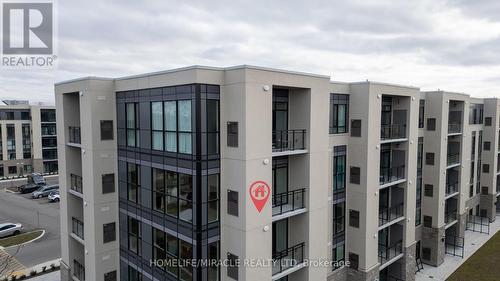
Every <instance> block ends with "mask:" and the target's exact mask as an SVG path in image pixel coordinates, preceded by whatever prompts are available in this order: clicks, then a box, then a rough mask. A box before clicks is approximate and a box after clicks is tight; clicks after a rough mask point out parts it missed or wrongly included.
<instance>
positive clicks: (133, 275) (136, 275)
mask: <svg viewBox="0 0 500 281" xmlns="http://www.w3.org/2000/svg"><path fill="white" fill-rule="evenodd" d="M128 281H142V274H141V273H140V272H139V271H137V270H135V269H134V268H133V267H131V266H130V265H129V266H128Z"/></svg>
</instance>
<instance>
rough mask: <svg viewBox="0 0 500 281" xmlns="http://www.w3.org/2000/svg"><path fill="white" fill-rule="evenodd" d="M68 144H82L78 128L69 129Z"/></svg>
mask: <svg viewBox="0 0 500 281" xmlns="http://www.w3.org/2000/svg"><path fill="white" fill-rule="evenodd" d="M69 142H70V143H77V144H81V143H82V137H81V132H80V127H69Z"/></svg>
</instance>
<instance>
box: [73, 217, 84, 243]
mask: <svg viewBox="0 0 500 281" xmlns="http://www.w3.org/2000/svg"><path fill="white" fill-rule="evenodd" d="M71 220H72V227H71V232H73V233H74V234H75V235H76V236H78V237H80V238H81V239H82V240H83V237H84V236H83V222H81V221H80V220H78V219H76V218H71Z"/></svg>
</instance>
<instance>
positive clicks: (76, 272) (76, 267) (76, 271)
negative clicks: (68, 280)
mask: <svg viewBox="0 0 500 281" xmlns="http://www.w3.org/2000/svg"><path fill="white" fill-rule="evenodd" d="M73 277H75V278H76V279H78V280H80V281H84V280H85V267H84V266H83V265H82V264H81V263H79V262H77V261H76V260H73Z"/></svg>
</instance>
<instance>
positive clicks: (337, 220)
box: [333, 202, 345, 236]
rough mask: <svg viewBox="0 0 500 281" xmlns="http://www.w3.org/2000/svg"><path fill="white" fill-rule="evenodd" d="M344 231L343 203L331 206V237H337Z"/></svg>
mask: <svg viewBox="0 0 500 281" xmlns="http://www.w3.org/2000/svg"><path fill="white" fill-rule="evenodd" d="M344 230H345V202H341V203H337V204H335V205H333V235H334V236H337V235H339V234H342V233H344Z"/></svg>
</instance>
